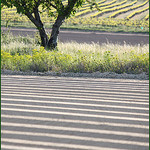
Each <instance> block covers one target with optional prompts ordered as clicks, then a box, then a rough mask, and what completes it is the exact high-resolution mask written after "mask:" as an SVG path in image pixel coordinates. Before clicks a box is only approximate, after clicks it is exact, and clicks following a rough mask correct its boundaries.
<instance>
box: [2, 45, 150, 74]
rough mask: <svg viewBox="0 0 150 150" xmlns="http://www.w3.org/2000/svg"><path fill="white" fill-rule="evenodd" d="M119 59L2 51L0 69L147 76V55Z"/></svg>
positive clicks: (131, 54)
mask: <svg viewBox="0 0 150 150" xmlns="http://www.w3.org/2000/svg"><path fill="white" fill-rule="evenodd" d="M123 55H124V56H122V57H121V58H120V57H119V56H118V54H113V53H112V52H111V51H105V52H104V54H103V55H101V54H100V53H92V54H90V55H88V54H85V53H83V52H82V51H81V50H78V52H77V53H75V54H73V55H71V54H65V53H62V52H59V51H53V52H47V51H46V50H44V48H43V47H41V48H40V49H39V50H37V49H34V50H33V51H32V55H27V54H24V55H19V54H18V53H16V54H15V55H11V54H10V53H7V52H5V51H3V50H1V69H11V70H20V71H35V72H46V71H54V72H96V71H99V72H115V73H133V74H139V73H142V72H146V73H147V74H148V73H149V53H144V54H136V53H135V52H134V51H131V52H128V53H124V54H123Z"/></svg>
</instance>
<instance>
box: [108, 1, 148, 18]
mask: <svg viewBox="0 0 150 150" xmlns="http://www.w3.org/2000/svg"><path fill="white" fill-rule="evenodd" d="M148 2H149V0H147V1H145V2H144V3H142V4H139V5H137V6H133V7H130V8H126V9H123V10H119V11H116V12H114V13H113V14H112V15H110V16H109V17H110V18H115V17H117V16H118V15H120V14H122V13H126V12H128V11H131V10H135V9H137V8H140V7H142V6H144V5H146V4H147V3H148Z"/></svg>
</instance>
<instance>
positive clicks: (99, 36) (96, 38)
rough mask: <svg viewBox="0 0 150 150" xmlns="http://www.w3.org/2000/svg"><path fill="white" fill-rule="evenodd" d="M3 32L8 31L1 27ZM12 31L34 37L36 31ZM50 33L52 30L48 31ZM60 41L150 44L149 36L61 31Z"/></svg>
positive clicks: (12, 30) (23, 29) (14, 29)
mask: <svg viewBox="0 0 150 150" xmlns="http://www.w3.org/2000/svg"><path fill="white" fill-rule="evenodd" d="M1 30H2V31H6V30H7V29H6V28H4V27H1ZM10 31H11V32H12V33H13V34H14V35H23V36H26V35H30V36H34V35H35V32H36V31H37V30H36V29H25V28H22V29H21V28H20V29H19V28H11V29H10ZM47 31H48V32H50V30H47ZM59 41H61V42H70V41H76V42H78V43H84V42H85V43H92V42H95V43H100V44H102V43H107V42H109V43H114V44H115V43H118V44H124V43H126V44H131V45H136V44H149V35H148V34H126V33H107V32H79V31H66V30H61V31H60V35H59Z"/></svg>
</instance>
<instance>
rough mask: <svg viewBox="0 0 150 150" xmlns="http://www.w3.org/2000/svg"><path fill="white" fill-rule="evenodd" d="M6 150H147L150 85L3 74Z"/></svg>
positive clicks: (3, 116)
mask: <svg viewBox="0 0 150 150" xmlns="http://www.w3.org/2000/svg"><path fill="white" fill-rule="evenodd" d="M1 83H2V84H1V95H2V100H1V112H2V114H1V135H2V138H1V141H2V143H1V148H2V150H56V149H57V150H148V149H149V90H148V85H149V82H148V80H119V79H92V78H71V77H68V78H65V77H47V76H19V75H1Z"/></svg>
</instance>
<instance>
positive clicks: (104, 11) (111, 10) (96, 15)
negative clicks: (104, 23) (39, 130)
mask: <svg viewBox="0 0 150 150" xmlns="http://www.w3.org/2000/svg"><path fill="white" fill-rule="evenodd" d="M135 3H137V0H135V1H133V2H132V3H129V4H125V5H123V6H119V7H115V8H112V9H104V10H102V11H100V12H97V13H95V14H94V15H91V17H99V16H101V15H103V14H104V13H108V12H114V11H116V10H120V9H123V8H126V7H130V6H132V5H134V4H135Z"/></svg>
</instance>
